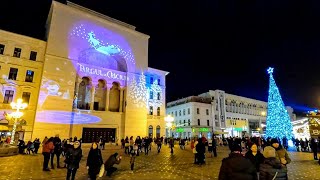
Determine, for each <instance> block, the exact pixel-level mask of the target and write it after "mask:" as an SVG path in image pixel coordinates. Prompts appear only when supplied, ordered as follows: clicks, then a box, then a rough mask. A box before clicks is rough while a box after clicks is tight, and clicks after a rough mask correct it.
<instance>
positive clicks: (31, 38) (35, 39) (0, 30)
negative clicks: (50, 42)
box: [0, 29, 47, 43]
mask: <svg viewBox="0 0 320 180" xmlns="http://www.w3.org/2000/svg"><path fill="white" fill-rule="evenodd" d="M0 32H3V33H7V34H10V35H12V36H21V37H23V38H26V39H29V40H32V41H39V42H40V41H41V42H42V43H47V42H46V41H44V40H41V39H37V38H34V37H30V36H26V35H23V34H18V33H14V32H10V31H6V30H3V29H0Z"/></svg>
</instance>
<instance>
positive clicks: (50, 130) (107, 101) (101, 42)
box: [0, 1, 168, 142]
mask: <svg viewBox="0 0 320 180" xmlns="http://www.w3.org/2000/svg"><path fill="white" fill-rule="evenodd" d="M46 39H47V42H46V43H45V42H43V43H44V45H45V46H44V47H45V49H46V51H45V54H44V64H43V71H42V76H41V84H39V85H38V86H37V88H36V89H37V90H38V91H39V95H38V103H37V112H36V117H35V118H33V119H32V120H30V121H34V123H32V124H34V126H33V129H32V128H31V129H30V131H32V138H33V139H34V138H40V139H43V138H44V137H45V136H48V137H50V136H54V135H56V134H59V135H60V137H61V138H69V137H74V136H76V137H78V139H79V138H82V139H83V141H84V142H92V141H93V140H97V138H99V137H101V136H102V137H104V138H105V139H106V140H107V141H119V139H121V138H124V137H125V136H134V137H136V136H152V137H156V136H158V137H160V136H163V135H164V134H165V122H164V114H165V76H166V75H167V74H168V72H165V71H161V70H157V69H153V68H150V67H148V39H149V36H147V35H145V34H142V33H140V32H137V31H136V30H135V27H134V26H131V25H128V24H126V23H123V22H120V21H118V20H115V19H112V18H110V17H107V16H105V15H102V14H99V13H96V12H93V11H91V10H88V9H86V8H83V7H81V6H78V5H76V4H72V3H68V5H64V4H61V3H58V2H55V1H53V2H52V6H51V10H50V13H49V16H48V20H47V38H46ZM41 42H42V41H41ZM0 44H1V41H0ZM0 48H1V47H0ZM41 67H42V65H41ZM1 72H2V71H1ZM40 72H41V71H40ZM35 76H36V75H35ZM39 78H40V77H39ZM39 86H40V87H39ZM38 87H39V88H38ZM38 91H37V92H38ZM30 105H31V104H30ZM26 114H27V113H26ZM23 118H26V116H24V117H23ZM30 124H31V123H30ZM28 138H29V137H28ZM25 140H26V139H25Z"/></svg>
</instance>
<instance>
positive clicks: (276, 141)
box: [271, 138, 279, 144]
mask: <svg viewBox="0 0 320 180" xmlns="http://www.w3.org/2000/svg"><path fill="white" fill-rule="evenodd" d="M273 143H278V144H279V141H278V139H277V138H272V139H271V144H273Z"/></svg>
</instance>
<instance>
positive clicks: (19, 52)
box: [13, 48, 21, 58]
mask: <svg viewBox="0 0 320 180" xmlns="http://www.w3.org/2000/svg"><path fill="white" fill-rule="evenodd" d="M20 55H21V48H14V52H13V57H17V58H19V57H20Z"/></svg>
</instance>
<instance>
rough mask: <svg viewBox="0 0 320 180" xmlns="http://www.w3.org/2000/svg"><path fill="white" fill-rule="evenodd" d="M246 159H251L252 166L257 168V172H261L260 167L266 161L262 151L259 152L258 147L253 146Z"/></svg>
mask: <svg viewBox="0 0 320 180" xmlns="http://www.w3.org/2000/svg"><path fill="white" fill-rule="evenodd" d="M245 157H246V158H247V159H249V160H250V161H251V162H252V164H253V165H254V166H255V167H256V170H257V172H259V166H260V164H261V163H263V161H264V157H263V155H262V154H261V152H260V151H258V146H257V145H256V144H253V145H252V146H251V147H250V150H249V151H248V152H247V153H246V155H245Z"/></svg>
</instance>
